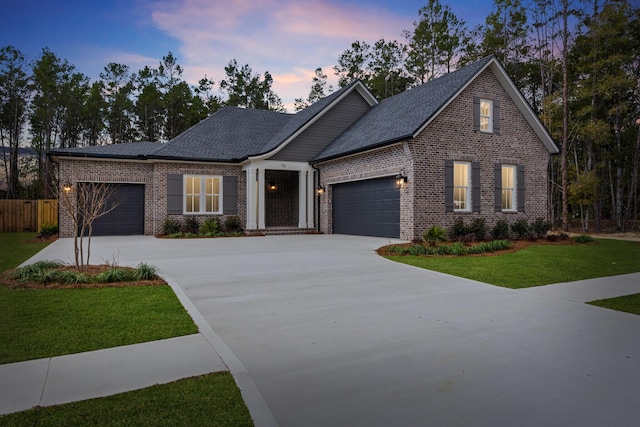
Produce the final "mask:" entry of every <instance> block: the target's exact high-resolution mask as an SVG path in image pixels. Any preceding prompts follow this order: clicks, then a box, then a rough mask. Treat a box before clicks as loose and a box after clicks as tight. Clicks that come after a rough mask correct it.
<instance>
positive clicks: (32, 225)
mask: <svg viewBox="0 0 640 427" xmlns="http://www.w3.org/2000/svg"><path fill="white" fill-rule="evenodd" d="M43 225H58V201H57V200H0V232H15V231H37V232H39V231H40V230H41V229H42V226H43Z"/></svg>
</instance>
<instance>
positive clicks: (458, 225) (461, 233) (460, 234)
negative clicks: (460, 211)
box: [449, 217, 469, 240]
mask: <svg viewBox="0 0 640 427" xmlns="http://www.w3.org/2000/svg"><path fill="white" fill-rule="evenodd" d="M467 234H469V227H467V225H466V224H465V223H464V219H462V218H461V217H458V218H456V219H455V220H454V221H453V225H452V226H451V229H450V230H449V235H450V237H451V239H452V240H462V239H463V238H464V237H465V236H466V235H467Z"/></svg>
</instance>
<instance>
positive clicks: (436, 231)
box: [422, 225, 447, 247]
mask: <svg viewBox="0 0 640 427" xmlns="http://www.w3.org/2000/svg"><path fill="white" fill-rule="evenodd" d="M422 240H424V241H425V242H427V243H428V244H429V246H431V247H436V246H438V243H439V242H445V241H446V240H447V230H445V229H444V228H442V227H440V226H439V225H434V226H432V227H431V228H429V229H428V230H427V231H425V232H424V234H423V235H422Z"/></svg>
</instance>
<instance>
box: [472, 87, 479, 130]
mask: <svg viewBox="0 0 640 427" xmlns="http://www.w3.org/2000/svg"><path fill="white" fill-rule="evenodd" d="M473 130H475V131H476V132H479V131H480V98H478V97H477V96H476V97H475V98H473Z"/></svg>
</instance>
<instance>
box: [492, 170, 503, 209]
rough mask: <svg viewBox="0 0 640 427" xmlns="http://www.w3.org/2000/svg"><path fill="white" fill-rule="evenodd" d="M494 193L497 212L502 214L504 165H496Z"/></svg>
mask: <svg viewBox="0 0 640 427" xmlns="http://www.w3.org/2000/svg"><path fill="white" fill-rule="evenodd" d="M493 176H494V179H493V189H494V190H493V191H494V204H495V211H496V212H502V164H501V163H496V164H495V165H494V173H493Z"/></svg>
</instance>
